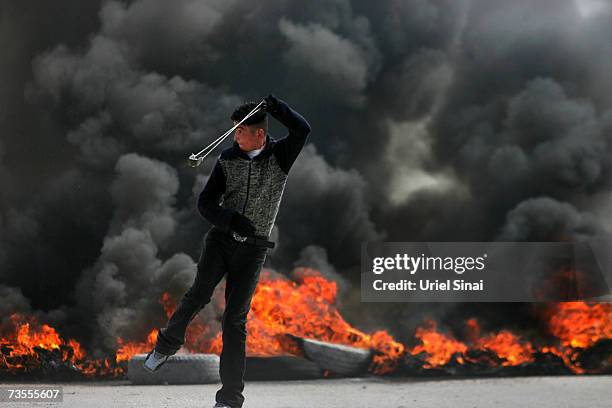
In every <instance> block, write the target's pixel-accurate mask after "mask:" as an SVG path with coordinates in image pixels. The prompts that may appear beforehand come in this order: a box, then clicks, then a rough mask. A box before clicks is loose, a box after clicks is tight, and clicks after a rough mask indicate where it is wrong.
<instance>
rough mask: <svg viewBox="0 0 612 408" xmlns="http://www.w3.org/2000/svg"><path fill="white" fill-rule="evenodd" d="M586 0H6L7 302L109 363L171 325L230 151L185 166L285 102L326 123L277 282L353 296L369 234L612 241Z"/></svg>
mask: <svg viewBox="0 0 612 408" xmlns="http://www.w3.org/2000/svg"><path fill="white" fill-rule="evenodd" d="M588 3H589V1H588V0H575V1H574V0H565V1H559V2H555V7H551V5H550V2H547V1H537V2H533V1H527V0H519V1H513V2H504V1H501V0H499V1H498V0H495V1H491V0H472V1H469V0H462V1H450V0H409V1H396V0H387V1H380V2H370V1H361V0H356V1H348V0H335V1H331V2H330V1H309V2H294V1H289V0H270V1H265V2H255V3H254V2H244V1H240V0H237V1H221V0H206V1H201V0H198V1H196V0H180V1H175V2H165V1H161V0H136V1H131V2H120V1H102V2H87V5H86V6H83V4H82V2H75V1H68V0H62V1H54V2H45V1H33V0H32V1H25V2H19V3H14V2H13V3H9V2H6V1H3V2H2V3H0V19H1V24H0V45H2V55H3V63H2V64H0V80H2V83H3V86H2V87H0V100H1V101H2V104H1V109H0V182H1V183H2V184H1V185H2V186H3V187H4V188H3V192H2V194H1V195H0V284H1V286H0V293H1V294H2V299H3V302H2V307H3V308H7V313H8V312H10V311H11V310H14V311H24V312H30V313H34V312H37V313H43V314H45V315H47V316H48V318H49V319H54V321H56V322H57V323H58V324H61V325H64V327H66V328H67V329H69V330H71V331H72V332H74V333H78V335H79V336H80V337H81V338H83V339H85V340H86V342H87V343H89V345H91V346H93V347H94V348H95V349H96V350H111V349H112V348H113V341H114V338H115V337H117V336H121V337H124V338H134V339H135V338H136V337H137V336H138V335H142V334H143V333H144V332H146V331H147V330H149V329H150V328H151V327H154V326H155V325H158V324H162V323H163V314H162V313H161V309H160V306H159V304H158V303H157V300H158V299H159V297H160V295H161V293H163V292H164V291H170V292H171V293H172V294H173V295H174V296H176V297H178V296H180V295H181V294H182V293H183V292H184V291H185V290H186V289H187V288H188V286H189V284H190V283H191V281H192V279H193V276H194V273H195V263H196V262H197V259H198V257H199V254H200V250H201V246H202V238H203V234H204V233H205V232H206V230H207V229H208V227H209V225H208V224H207V223H206V221H204V220H203V219H202V218H201V217H200V216H199V215H198V214H197V211H196V209H195V198H196V197H197V195H198V194H199V192H200V190H201V188H202V186H203V185H204V183H205V182H206V178H207V176H208V174H209V172H210V170H211V168H212V164H213V162H214V154H213V157H211V158H210V159H208V160H207V161H206V162H205V163H204V165H203V166H202V167H200V169H199V170H198V171H194V170H193V169H191V168H189V167H187V166H186V158H187V156H188V155H189V154H190V153H191V152H195V151H199V150H200V149H201V148H202V147H203V146H205V145H207V144H208V143H209V142H210V141H212V140H213V139H214V138H216V137H217V136H218V135H219V134H220V133H221V132H223V131H225V130H226V129H227V128H228V127H229V126H230V125H231V121H230V120H229V115H230V114H231V112H232V111H233V109H234V108H235V107H236V106H237V105H239V104H240V103H242V102H243V101H246V100H258V99H259V98H262V97H263V96H265V95H266V94H267V93H269V92H273V93H275V94H277V95H278V96H279V97H281V98H282V99H284V100H286V101H287V102H289V103H290V104H291V105H292V106H293V107H294V108H295V109H297V110H298V111H299V112H301V113H302V114H303V115H304V116H305V117H306V118H307V119H308V120H309V122H310V123H311V125H312V128H313V131H312V133H311V135H310V139H309V144H308V145H307V146H306V147H305V148H304V151H303V152H302V154H301V156H300V157H299V159H298V161H297V162H296V164H295V167H294V168H293V169H292V171H291V177H290V178H289V182H288V185H287V188H286V191H285V197H284V201H283V203H282V206H281V209H280V213H279V216H278V219H277V226H276V227H275V229H274V231H273V236H274V239H275V240H277V241H278V248H277V249H276V250H275V251H273V252H272V253H271V255H270V257H269V258H268V265H267V266H268V267H271V268H274V269H276V270H277V271H280V272H282V273H285V274H288V273H289V272H290V271H291V269H292V268H293V267H295V266H308V265H307V264H309V265H310V266H312V267H316V268H318V269H320V270H322V272H323V273H324V274H326V275H327V276H329V277H331V278H334V279H336V280H337V281H338V282H339V283H340V286H341V288H342V290H343V292H342V293H343V294H348V295H350V294H351V293H352V294H353V295H352V296H353V298H352V299H353V300H355V295H354V293H356V292H355V291H356V290H358V286H359V273H358V270H359V262H360V259H359V256H360V255H359V254H360V252H359V251H360V244H361V242H364V241H373V240H387V241H454V240H457V241H461V240H466V241H487V240H495V239H498V240H553V241H554V240H567V239H582V238H585V237H591V236H594V235H597V234H600V233H603V232H605V231H606V230H607V229H608V228H609V225H610V224H609V222H608V221H607V219H608V218H609V215H610V212H611V208H610V205H609V204H608V203H609V199H610V194H609V193H608V191H609V189H610V187H611V185H610V165H611V161H610V157H611V156H610V142H611V138H612V110H611V102H612V101H611V100H610V95H612V92H610V91H611V90H612V89H611V88H612V81H611V80H610V79H609V75H608V73H609V71H610V68H611V64H610V58H609V55H610V53H611V52H612V45H611V43H610V42H609V38H610V35H611V34H612V29H611V28H610V27H612V24H611V23H612V11H611V10H610V8H609V7H603V8H600V9H599V10H598V11H597V13H591V12H590V9H589V8H588ZM585 7H586V8H585ZM585 10H586V11H585ZM271 133H272V135H273V136H275V137H282V136H284V129H283V128H282V127H281V126H279V125H278V124H275V123H273V124H272V128H271ZM227 143H229V142H226V144H227ZM5 299H6V300H5ZM357 300H358V297H357ZM6 305H11V306H6ZM502 307H503V306H500V310H501V308H502ZM448 309H449V308H444V309H443V308H436V307H433V305H432V306H431V307H419V308H417V309H412V308H411V307H403V306H402V305H401V304H392V305H382V304H381V305H378V306H376V307H373V306H372V307H370V306H368V305H359V304H358V302H353V307H352V308H350V309H348V308H347V314H348V315H353V316H354V317H355V319H356V321H361V322H363V324H364V326H368V328H370V327H371V328H374V327H377V326H381V327H390V326H393V327H396V326H397V327H399V328H400V329H398V332H399V331H402V333H404V334H405V333H408V329H407V328H406V325H399V326H398V325H397V324H396V323H395V321H397V320H398V316H400V317H402V316H403V317H402V318H401V319H399V320H402V319H403V320H404V321H408V320H410V323H409V324H407V325H408V326H411V325H412V323H413V321H412V320H415V321H416V320H417V319H412V317H411V319H405V316H406V315H411V316H414V315H416V316H421V315H422V313H424V311H434V310H438V311H439V312H440V313H442V311H447V310H448ZM411 310H413V311H414V312H415V313H414V314H411V312H410V311H411ZM453 310H454V309H453ZM3 311H5V310H4V309H3ZM3 316H5V314H3ZM135 322H136V323H135ZM405 335H406V334H405Z"/></svg>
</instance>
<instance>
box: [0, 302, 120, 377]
mask: <svg viewBox="0 0 612 408" xmlns="http://www.w3.org/2000/svg"><path fill="white" fill-rule="evenodd" d="M8 322H9V324H8V325H9V326H10V328H11V329H10V330H9V332H8V334H3V333H0V351H1V353H0V369H3V370H8V371H10V372H17V371H21V372H23V371H29V370H32V369H35V368H37V367H40V366H41V364H42V362H43V356H42V353H45V352H47V354H49V355H50V357H47V358H51V359H53V360H54V361H57V360H59V361H61V362H64V363H66V364H67V365H71V366H72V367H74V368H75V369H77V370H79V371H80V372H82V373H83V374H85V375H99V376H111V377H114V376H118V375H120V374H121V373H122V372H123V370H122V369H121V368H120V367H112V366H111V365H110V364H109V362H108V360H106V361H105V360H98V361H96V360H86V353H85V350H84V349H83V348H82V347H81V344H80V343H79V342H78V341H76V340H75V339H68V340H67V341H65V340H63V339H62V337H61V336H60V335H59V334H58V333H57V331H56V330H55V329H54V328H53V327H51V326H49V325H48V324H42V325H41V324H39V323H38V321H37V319H36V318H34V317H31V316H30V317H27V316H23V315H21V314H19V313H13V314H12V315H11V316H9V318H8Z"/></svg>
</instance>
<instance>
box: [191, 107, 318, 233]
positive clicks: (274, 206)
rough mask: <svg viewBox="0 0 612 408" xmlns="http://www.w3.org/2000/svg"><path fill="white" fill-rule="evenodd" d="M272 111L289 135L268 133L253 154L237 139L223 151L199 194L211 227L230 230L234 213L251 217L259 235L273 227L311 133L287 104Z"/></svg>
mask: <svg viewBox="0 0 612 408" xmlns="http://www.w3.org/2000/svg"><path fill="white" fill-rule="evenodd" d="M278 102H279V103H278V106H277V108H276V109H275V110H273V111H269V112H268V113H269V114H270V115H272V117H274V118H275V119H276V120H278V121H279V122H281V123H282V124H283V125H284V126H285V127H286V128H287V129H288V130H289V134H288V135H287V136H285V137H284V138H282V139H280V140H276V139H274V138H272V137H271V136H270V135H269V134H266V144H265V147H264V149H263V150H262V151H261V152H260V153H259V154H258V155H257V156H255V157H254V158H253V159H251V158H249V156H248V155H247V154H246V153H245V152H243V151H242V150H241V149H240V147H239V146H238V143H237V142H234V144H233V145H232V147H230V148H227V149H225V150H223V151H222V152H221V154H220V155H219V157H218V159H217V162H216V163H215V166H214V168H213V171H212V173H211V175H210V177H209V179H208V181H207V183H206V186H205V187H204V189H203V190H202V192H201V193H200V196H199V197H198V210H199V211H200V214H201V215H202V216H203V217H204V218H205V219H206V220H208V221H209V222H210V223H211V224H213V228H218V229H220V230H222V231H225V232H228V231H230V221H231V218H232V215H233V214H234V213H235V212H239V213H241V214H243V215H245V216H246V217H247V218H249V219H250V220H251V221H252V222H253V224H254V225H255V229H256V230H255V235H256V236H258V237H264V238H268V237H269V236H270V233H271V231H272V227H273V226H274V221H275V220H276V215H277V214H278V209H279V206H280V202H281V198H282V195H283V192H284V189H285V184H286V182H287V177H288V175H289V170H290V169H291V166H293V163H294V162H295V160H296V159H297V157H298V155H299V153H300V151H301V150H302V147H303V146H304V144H305V143H306V139H307V138H308V134H309V133H310V125H309V124H308V122H307V121H306V119H304V117H302V116H301V115H300V114H299V113H297V112H296V111H295V110H293V109H292V108H291V107H289V105H287V103H285V102H284V101H282V100H280V99H279V100H278Z"/></svg>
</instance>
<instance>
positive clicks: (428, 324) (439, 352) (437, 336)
mask: <svg viewBox="0 0 612 408" xmlns="http://www.w3.org/2000/svg"><path fill="white" fill-rule="evenodd" d="M415 337H416V338H417V339H419V340H420V341H421V344H418V345H416V346H415V347H413V348H412V350H410V354H412V355H417V354H420V353H425V354H426V357H425V361H426V363H425V364H424V365H423V367H424V368H433V367H441V366H444V365H446V364H448V363H449V362H450V361H451V358H452V357H453V356H454V355H456V354H457V353H458V354H459V356H458V357H457V361H458V362H459V363H461V364H462V363H463V355H464V354H465V353H466V352H467V350H468V347H467V346H466V345H465V344H464V343H462V342H460V341H457V340H455V338H453V337H452V336H450V335H446V334H443V333H440V332H439V331H438V325H437V324H436V322H434V321H433V320H431V319H428V320H426V321H425V324H424V325H423V326H421V327H418V328H417V329H416V334H415Z"/></svg>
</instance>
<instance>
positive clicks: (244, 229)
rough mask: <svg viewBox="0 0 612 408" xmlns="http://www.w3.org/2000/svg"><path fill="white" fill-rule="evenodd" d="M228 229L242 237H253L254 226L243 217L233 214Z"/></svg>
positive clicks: (237, 213)
mask: <svg viewBox="0 0 612 408" xmlns="http://www.w3.org/2000/svg"><path fill="white" fill-rule="evenodd" d="M230 229H231V230H232V231H234V232H236V233H237V234H238V235H240V236H242V237H250V236H253V235H255V225H253V222H252V221H251V220H249V219H248V218H247V217H245V216H244V215H242V214H240V213H239V212H235V213H234V215H232V219H231V221H230Z"/></svg>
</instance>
